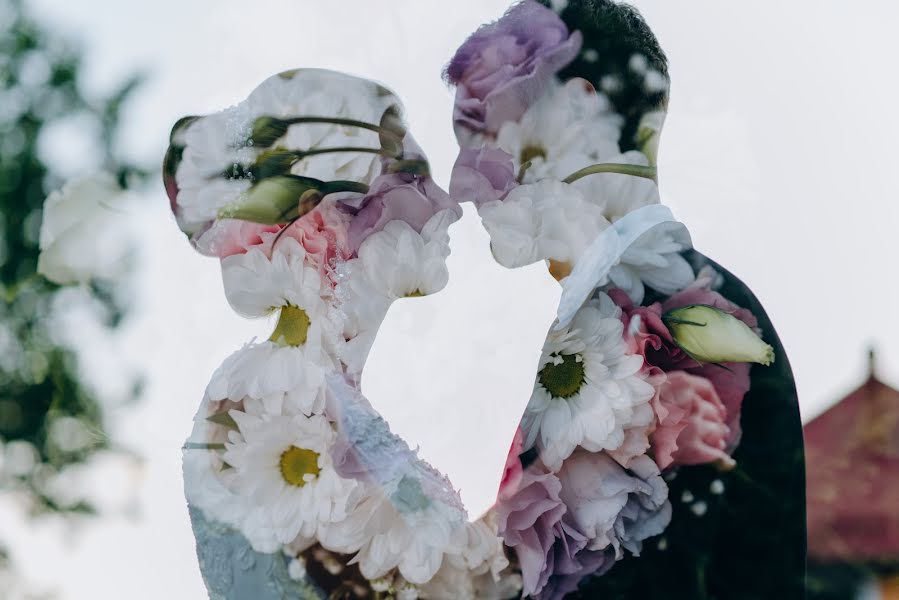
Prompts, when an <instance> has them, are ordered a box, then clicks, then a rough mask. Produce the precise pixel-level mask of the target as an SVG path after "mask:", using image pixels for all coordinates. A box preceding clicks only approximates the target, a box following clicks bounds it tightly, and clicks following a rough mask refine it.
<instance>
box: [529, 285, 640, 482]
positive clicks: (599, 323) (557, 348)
mask: <svg viewBox="0 0 899 600" xmlns="http://www.w3.org/2000/svg"><path fill="white" fill-rule="evenodd" d="M623 327H624V326H623V325H622V322H621V309H620V308H619V307H617V306H616V305H615V303H614V302H612V299H611V298H609V297H608V296H607V295H606V294H603V293H600V295H599V298H597V299H595V300H591V301H589V302H587V303H586V304H584V306H583V307H581V309H580V310H579V311H578V312H577V314H576V315H575V316H574V318H573V319H572V321H571V323H569V325H568V326H567V327H565V328H563V329H562V330H560V331H552V332H550V334H549V337H548V338H547V341H546V344H545V345H544V347H543V354H542V355H541V357H540V364H539V371H538V374H537V381H536V384H535V386H534V393H533V395H532V396H531V400H530V402H529V404H528V407H527V408H526V409H525V414H524V417H523V418H522V429H523V430H524V433H525V447H526V448H530V447H533V446H536V447H537V448H539V450H540V458H541V459H542V460H543V462H544V463H545V464H546V466H547V467H549V468H550V469H552V470H553V471H557V470H558V469H559V468H560V467H561V465H562V461H563V460H564V459H565V458H567V457H568V456H569V455H571V453H572V452H573V451H574V449H575V448H576V447H577V446H582V447H583V448H585V449H586V450H589V451H590V452H599V451H600V450H616V449H617V448H618V447H619V446H621V445H622V444H623V443H624V440H625V429H626V428H629V427H631V426H633V425H634V423H633V420H634V419H635V418H639V419H640V420H642V417H643V413H644V412H645V411H640V410H639V409H640V407H641V405H643V404H646V403H648V402H649V401H650V399H651V398H652V396H653V387H652V386H651V385H650V384H649V383H647V382H646V381H644V379H643V377H642V376H641V375H640V373H639V372H640V369H641V367H642V366H643V359H642V357H640V356H639V355H630V354H628V353H627V352H628V347H627V343H626V342H625V341H624V338H623Z"/></svg>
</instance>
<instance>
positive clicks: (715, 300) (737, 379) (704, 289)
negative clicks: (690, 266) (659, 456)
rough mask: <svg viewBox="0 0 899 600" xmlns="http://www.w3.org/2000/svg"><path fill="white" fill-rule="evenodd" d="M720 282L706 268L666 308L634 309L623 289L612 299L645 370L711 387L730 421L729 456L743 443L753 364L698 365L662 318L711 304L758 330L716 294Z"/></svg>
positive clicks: (748, 316) (751, 319)
mask: <svg viewBox="0 0 899 600" xmlns="http://www.w3.org/2000/svg"><path fill="white" fill-rule="evenodd" d="M717 277H718V273H717V272H716V271H714V270H713V269H711V268H709V267H706V268H704V269H703V270H702V271H700V273H699V274H698V275H697V277H696V281H695V282H694V283H693V284H692V285H691V286H690V287H688V288H686V289H684V290H683V291H680V292H678V293H677V294H674V295H673V296H671V297H670V298H668V299H667V300H665V301H664V302H662V303H659V302H656V303H654V304H651V305H649V306H634V304H633V302H631V300H630V298H628V296H627V294H625V293H624V292H623V291H622V290H611V291H610V292H609V296H610V297H611V298H612V300H614V301H615V303H616V304H617V305H618V306H620V307H621V320H622V322H623V323H624V330H625V337H626V340H627V342H628V344H629V345H630V349H631V352H633V353H635V354H640V355H642V356H643V358H644V359H645V361H646V363H647V365H649V366H653V367H658V368H660V369H662V370H663V371H665V372H666V373H668V372H671V371H678V370H681V371H686V372H688V373H691V374H693V375H698V376H700V377H703V378H705V379H707V380H709V381H710V382H711V383H712V385H713V386H714V388H715V392H716V393H717V395H718V398H719V400H720V401H721V402H722V403H723V404H724V407H725V409H726V410H727V418H726V419H725V421H724V422H725V423H726V424H727V426H728V428H729V431H730V433H729V435H728V438H727V440H726V447H727V450H728V452H730V451H732V450H733V449H734V448H736V446H737V444H738V443H739V441H740V432H741V429H740V411H741V407H742V405H743V397H744V396H745V395H746V392H748V391H749V384H750V380H749V369H750V366H751V365H749V364H748V363H725V364H723V365H711V364H702V363H699V362H697V361H695V360H693V359H692V358H690V357H689V356H688V355H687V354H686V353H685V352H684V351H683V350H681V349H680V348H679V347H678V346H677V344H675V343H674V337H673V336H672V335H671V332H670V331H668V328H667V327H666V326H665V323H664V322H663V321H662V315H663V314H664V313H665V312H667V311H669V310H673V309H675V308H680V307H683V306H688V305H690V304H707V305H709V306H714V307H716V308H719V309H721V310H723V311H726V312H728V313H730V314H732V315H733V316H734V317H736V318H738V319H740V320H741V321H743V322H744V323H746V324H747V325H749V326H750V327H752V328H754V329H755V328H757V327H758V319H756V318H755V315H753V314H752V313H751V312H750V311H749V310H747V309H745V308H740V307H739V306H737V305H736V304H734V303H733V302H731V301H730V300H728V299H727V298H725V297H724V296H722V295H721V294H719V293H718V292H716V291H714V290H713V289H712V286H713V284H714V282H715V280H716V279H717ZM722 367H724V368H722ZM657 413H658V410H657ZM657 417H658V414H657Z"/></svg>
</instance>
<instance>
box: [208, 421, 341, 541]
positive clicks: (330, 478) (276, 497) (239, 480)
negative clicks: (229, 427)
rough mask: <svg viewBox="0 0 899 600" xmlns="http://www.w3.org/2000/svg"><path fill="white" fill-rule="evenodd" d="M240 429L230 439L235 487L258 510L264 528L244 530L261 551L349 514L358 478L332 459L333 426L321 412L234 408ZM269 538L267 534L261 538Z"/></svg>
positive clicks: (230, 472)
mask: <svg viewBox="0 0 899 600" xmlns="http://www.w3.org/2000/svg"><path fill="white" fill-rule="evenodd" d="M229 414H230V415H231V417H232V418H233V419H234V421H235V423H236V424H237V430H235V431H231V432H230V433H229V436H228V442H226V443H225V453H224V456H223V459H224V461H225V462H226V463H227V464H228V465H230V466H231V467H232V468H231V469H228V470H227V471H226V472H225V474H224V475H225V476H226V477H227V479H228V480H229V481H230V482H231V485H232V486H233V489H235V490H236V491H237V493H239V494H240V495H242V496H244V497H246V498H247V499H248V500H249V501H250V502H251V503H252V504H253V505H254V506H255V507H257V508H258V509H259V521H258V525H259V526H260V529H258V530H255V531H247V530H246V528H247V526H248V524H247V523H245V524H244V525H243V527H242V529H241V531H242V532H243V533H244V535H246V537H247V538H248V539H249V540H250V541H251V543H252V544H253V547H254V548H255V549H256V550H258V551H260V552H272V551H273V548H274V549H277V548H278V547H280V546H282V545H284V544H289V543H291V542H295V540H296V539H297V538H300V539H304V540H309V539H312V538H314V537H315V536H316V534H317V532H318V531H319V530H320V529H321V528H323V527H326V526H327V525H329V524H331V523H334V522H337V521H340V520H342V519H344V518H345V517H346V511H345V508H346V501H347V498H348V496H349V494H350V492H351V490H352V489H353V487H354V485H355V483H354V482H353V481H351V480H346V479H342V478H341V477H340V476H339V475H338V474H337V472H336V471H335V470H334V467H333V465H332V463H331V456H330V453H329V446H330V445H331V443H332V441H333V439H334V431H333V429H332V428H331V425H330V423H328V421H327V419H325V417H322V416H312V417H305V416H292V417H291V416H258V415H252V414H248V413H245V412H242V411H238V410H232V411H231V412H230V413H229ZM262 538H267V539H262Z"/></svg>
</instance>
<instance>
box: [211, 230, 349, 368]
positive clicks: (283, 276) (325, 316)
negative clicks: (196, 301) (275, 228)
mask: <svg viewBox="0 0 899 600" xmlns="http://www.w3.org/2000/svg"><path fill="white" fill-rule="evenodd" d="M270 252H271V256H269V255H268V254H267V253H266V251H265V249H264V248H263V247H262V246H257V247H253V248H250V249H249V250H248V251H247V252H246V253H244V254H234V255H231V256H229V257H227V258H225V259H223V260H222V279H223V282H224V288H225V296H226V297H227V298H228V302H229V303H230V304H231V306H232V307H233V308H234V310H236V311H237V312H238V313H240V314H242V315H244V316H247V317H261V316H266V315H270V314H272V313H273V312H274V311H280V312H279V318H278V324H277V326H276V327H275V331H274V332H273V333H272V337H271V340H272V341H275V342H278V343H280V344H282V345H286V346H301V345H305V346H306V352H305V355H306V358H307V359H309V360H312V361H314V362H318V363H319V364H323V365H325V366H330V365H331V364H332V363H331V361H330V360H329V358H328V357H331V356H336V354H337V352H338V351H339V348H340V344H341V342H342V338H341V336H340V331H341V329H342V327H343V324H342V322H341V316H340V314H339V312H338V311H337V310H335V309H334V308H333V307H332V306H331V305H330V304H331V288H330V285H329V284H328V282H327V281H326V280H325V279H324V278H323V277H322V275H321V274H320V273H319V271H318V270H317V269H315V268H314V267H313V266H311V265H310V264H308V263H307V262H306V251H305V250H304V249H303V246H302V245H300V243H299V242H298V241H296V240H295V239H293V238H291V237H288V236H284V237H282V238H281V239H279V240H278V241H277V244H275V246H274V248H273V249H271V250H270ZM318 350H320V351H321V352H320V353H319V352H317V351H318ZM319 354H320V356H319Z"/></svg>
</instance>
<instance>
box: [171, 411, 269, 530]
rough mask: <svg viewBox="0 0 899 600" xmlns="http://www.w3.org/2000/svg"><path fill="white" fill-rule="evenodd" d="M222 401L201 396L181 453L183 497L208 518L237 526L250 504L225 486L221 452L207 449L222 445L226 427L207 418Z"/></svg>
mask: <svg viewBox="0 0 899 600" xmlns="http://www.w3.org/2000/svg"><path fill="white" fill-rule="evenodd" d="M222 404H224V403H213V402H212V401H211V400H210V398H209V396H206V397H204V398H203V402H202V403H201V404H200V408H199V410H198V411H197V414H196V416H194V427H193V431H192V432H191V434H190V437H189V438H188V439H187V443H186V444H185V447H184V450H183V453H182V469H183V472H184V496H185V498H187V502H188V503H189V504H190V505H191V506H193V507H195V508H198V509H200V510H202V511H203V512H204V513H205V515H206V517H207V518H208V519H209V520H211V521H216V522H219V523H223V524H225V525H229V526H231V527H235V528H239V527H240V525H241V523H242V522H243V521H244V520H245V519H246V518H247V517H248V515H249V513H250V512H251V511H252V510H253V507H252V506H251V505H250V503H249V502H247V500H246V498H242V497H241V496H239V495H237V494H235V493H234V491H233V490H231V489H229V488H228V486H227V485H226V484H225V482H224V480H223V479H222V477H221V473H222V470H223V469H224V467H225V465H224V461H222V457H221V452H219V451H216V450H211V449H209V448H208V447H209V445H210V444H223V443H224V442H225V440H226V439H227V431H228V430H227V428H226V427H224V426H222V425H218V424H215V423H212V422H210V421H209V420H208V417H209V416H210V415H211V414H212V413H213V411H214V410H218V409H219V406H220V405H222Z"/></svg>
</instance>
